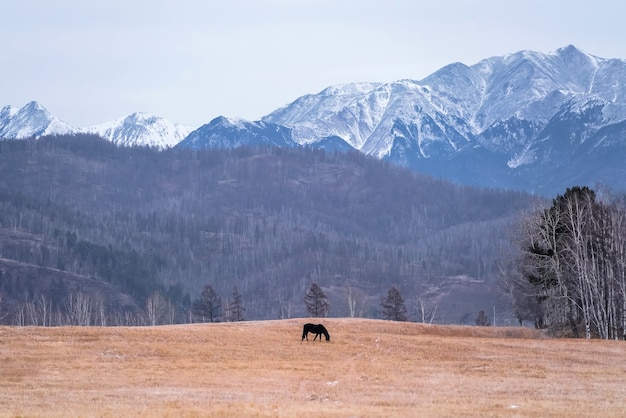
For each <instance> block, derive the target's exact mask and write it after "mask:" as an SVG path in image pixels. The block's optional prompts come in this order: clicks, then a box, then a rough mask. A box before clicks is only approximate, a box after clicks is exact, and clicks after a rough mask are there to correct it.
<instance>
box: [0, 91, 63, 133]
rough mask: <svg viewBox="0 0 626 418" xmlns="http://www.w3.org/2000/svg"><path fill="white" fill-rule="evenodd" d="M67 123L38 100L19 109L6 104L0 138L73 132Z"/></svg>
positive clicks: (1, 119) (3, 110)
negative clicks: (53, 114)
mask: <svg viewBox="0 0 626 418" xmlns="http://www.w3.org/2000/svg"><path fill="white" fill-rule="evenodd" d="M73 131H74V128H72V127H71V126H70V125H68V124H67V123H65V122H63V121H62V120H60V119H59V118H57V117H54V116H52V115H51V114H50V112H48V111H47V110H46V109H45V108H44V107H43V106H41V105H40V104H39V103H38V102H36V101H34V100H33V101H30V102H28V103H27V104H26V105H25V106H23V107H21V108H19V109H17V108H15V107H13V106H5V107H4V108H3V109H2V112H0V138H1V139H24V138H31V137H34V138H38V137H40V136H44V135H62V134H66V133H70V132H73Z"/></svg>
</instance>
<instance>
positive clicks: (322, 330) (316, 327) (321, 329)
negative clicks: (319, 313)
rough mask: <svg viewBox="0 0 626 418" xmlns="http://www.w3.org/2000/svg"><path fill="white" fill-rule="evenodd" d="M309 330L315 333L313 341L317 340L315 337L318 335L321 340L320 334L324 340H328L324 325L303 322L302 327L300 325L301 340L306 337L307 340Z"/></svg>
mask: <svg viewBox="0 0 626 418" xmlns="http://www.w3.org/2000/svg"><path fill="white" fill-rule="evenodd" d="M309 332H311V333H313V334H315V338H313V341H315V340H317V337H320V341H322V334H324V336H325V337H326V341H330V335H328V331H326V327H325V326H324V325H322V324H317V325H316V324H304V327H302V340H304V339H305V338H306V340H307V341H309Z"/></svg>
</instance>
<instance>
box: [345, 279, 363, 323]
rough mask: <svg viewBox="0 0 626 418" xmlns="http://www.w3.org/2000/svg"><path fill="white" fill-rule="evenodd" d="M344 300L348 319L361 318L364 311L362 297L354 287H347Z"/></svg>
mask: <svg viewBox="0 0 626 418" xmlns="http://www.w3.org/2000/svg"><path fill="white" fill-rule="evenodd" d="M345 299H346V303H347V305H348V316H349V317H350V318H355V317H362V316H363V312H364V311H365V303H364V301H363V295H362V294H361V293H360V292H359V291H358V290H357V289H355V288H354V286H352V285H349V286H348V288H347V289H346V290H345Z"/></svg>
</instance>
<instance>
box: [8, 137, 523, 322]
mask: <svg viewBox="0 0 626 418" xmlns="http://www.w3.org/2000/svg"><path fill="white" fill-rule="evenodd" d="M530 200H531V198H530V197H529V196H528V195H525V194H523V193H517V192H504V191H493V190H483V189H476V188H471V187H460V186H455V185H452V184H450V183H448V182H445V181H442V180H436V179H433V178H430V177H426V176H420V175H418V174H415V173H413V172H410V171H408V170H405V169H400V168H397V167H393V166H392V165H390V164H387V163H384V162H381V161H378V160H374V159H369V158H367V157H364V156H362V155H361V154H359V153H356V152H354V153H347V154H342V153H335V154H326V153H324V152H323V151H321V150H313V149H306V148H297V149H296V148H294V149H284V148H283V149H280V148H269V147H267V148H254V149H253V148H239V149H235V150H217V149H212V150H204V151H190V150H183V149H170V150H166V151H158V150H155V149H149V148H124V147H117V146H114V145H112V144H111V143H109V142H107V141H105V140H102V139H100V138H97V137H92V136H67V137H63V136H58V137H44V138H41V139H39V140H36V141H35V140H22V141H0V205H1V210H0V273H1V276H0V294H1V295H2V302H1V303H2V304H1V305H0V318H4V322H7V321H11V320H15V315H16V312H17V311H18V310H19V308H20V306H22V307H23V306H24V304H25V303H26V304H27V303H28V302H29V301H30V302H31V304H32V302H33V301H35V300H38V298H40V296H41V295H43V296H44V298H46V299H47V300H48V301H51V303H52V307H51V312H62V311H63V310H64V309H67V306H68V303H67V301H68V300H69V299H71V295H73V294H76V293H77V292H81V293H82V294H86V295H87V296H88V297H89V301H91V302H93V303H94V306H95V305H97V306H99V311H100V312H101V313H102V314H106V316H107V321H106V322H107V323H122V322H126V323H128V322H129V321H130V320H129V318H131V317H132V318H135V320H136V321H137V322H141V320H140V319H139V318H140V314H141V312H143V310H144V309H145V306H146V305H145V303H146V298H148V296H150V295H154V294H155V292H158V293H159V294H160V295H162V296H163V297H164V298H165V299H166V300H167V301H168V302H169V303H168V304H167V305H168V307H169V311H168V312H169V314H168V319H164V318H161V319H160V320H161V321H172V320H174V321H177V322H183V321H188V320H189V318H190V316H189V308H190V304H191V301H192V300H194V299H195V298H197V297H198V294H199V292H200V291H201V290H202V288H203V287H204V286H205V285H206V284H211V286H213V287H214V288H215V289H216V290H217V291H218V293H219V294H220V295H221V296H222V297H223V298H224V300H225V301H226V302H227V301H228V299H229V298H230V296H231V293H232V292H233V289H234V287H235V286H237V289H238V291H239V292H240V294H241V296H242V301H243V305H244V307H245V309H246V311H245V317H246V319H270V318H277V317H288V316H305V315H306V311H305V306H304V303H303V296H304V293H305V292H306V290H307V289H308V288H309V287H310V285H311V284H312V283H313V282H317V283H318V284H319V285H320V286H321V287H322V288H323V289H324V291H325V292H326V294H327V295H328V296H329V298H330V300H331V311H330V315H331V316H344V315H346V314H347V307H346V305H347V304H346V302H345V297H344V295H345V291H346V289H347V288H348V287H351V288H352V290H353V291H354V292H355V294H356V295H358V296H359V297H358V301H359V302H360V303H361V304H362V307H361V309H360V310H359V311H360V314H361V315H363V316H369V317H376V316H377V315H378V310H379V308H380V307H379V302H380V296H381V295H383V294H385V293H386V292H387V290H388V289H389V287H390V286H391V285H392V284H395V285H397V286H398V287H399V289H400V290H401V292H402V295H403V297H404V298H405V300H406V301H407V305H411V304H412V303H413V301H415V300H417V298H424V299H427V300H429V301H431V302H432V303H433V304H437V303H442V304H444V302H442V301H441V297H442V294H443V293H442V292H444V289H446V288H447V287H446V286H448V288H449V285H450V283H451V278H453V277H456V278H458V277H467V278H470V279H471V280H469V281H468V283H478V284H481V285H482V286H483V287H481V289H485V288H486V287H485V286H489V285H491V284H493V280H494V279H495V277H496V274H497V273H496V271H495V270H496V269H495V268H494V266H495V262H496V260H497V259H498V258H499V257H500V256H501V253H502V251H503V250H506V248H507V246H508V236H507V233H508V229H509V228H510V225H511V221H512V220H513V219H514V218H515V216H516V215H517V213H518V212H519V211H520V210H522V209H523V208H526V207H528V206H529V204H530ZM35 267H36V268H35ZM37 272H38V273H37ZM465 289H466V290H467V291H470V292H471V291H472V286H466V287H465ZM103 292H104V293H106V297H105V296H104V295H103ZM457 302H458V303H456V308H454V309H456V310H454V309H453V310H452V311H448V312H446V311H445V309H443V310H442V309H440V311H439V318H440V320H441V321H445V322H459V321H460V318H461V317H462V316H463V315H464V314H465V316H467V314H470V315H475V313H476V312H474V311H471V312H463V311H462V309H464V308H463V303H462V301H457ZM489 303H491V302H489ZM451 305H455V303H452V304H451ZM489 307H490V306H489V305H487V306H484V308H485V309H488V308H489ZM59 315H60V313H59ZM92 321H93V319H92Z"/></svg>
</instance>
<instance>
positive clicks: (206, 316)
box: [192, 284, 222, 322]
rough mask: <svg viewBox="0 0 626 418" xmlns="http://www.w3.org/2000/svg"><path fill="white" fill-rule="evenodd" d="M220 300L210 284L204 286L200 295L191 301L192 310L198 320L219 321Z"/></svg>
mask: <svg viewBox="0 0 626 418" xmlns="http://www.w3.org/2000/svg"><path fill="white" fill-rule="evenodd" d="M221 310H222V301H221V300H220V297H219V296H218V294H217V292H216V291H215V290H214V289H213V287H212V286H211V285H210V284H207V285H206V286H204V289H203V290H202V293H200V297H199V298H198V299H196V300H195V301H194V302H193V305H192V312H193V314H194V316H195V317H196V320H198V321H200V322H219V320H220V312H221Z"/></svg>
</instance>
